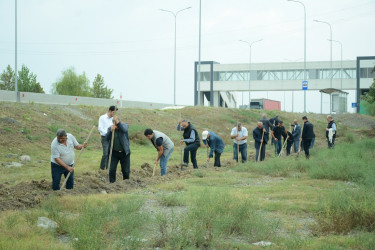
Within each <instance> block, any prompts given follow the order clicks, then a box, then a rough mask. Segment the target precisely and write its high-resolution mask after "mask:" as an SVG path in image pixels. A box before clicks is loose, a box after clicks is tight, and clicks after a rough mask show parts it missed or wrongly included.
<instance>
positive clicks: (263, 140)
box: [253, 122, 269, 161]
mask: <svg viewBox="0 0 375 250" xmlns="http://www.w3.org/2000/svg"><path fill="white" fill-rule="evenodd" d="M262 135H263V137H262ZM268 135H269V134H268V131H267V129H265V128H264V127H263V122H258V123H257V127H256V128H255V129H254V130H253V138H254V146H255V151H256V152H255V161H258V156H259V150H260V161H264V158H265V157H266V144H267V142H268ZM261 144H262V147H260V145H261Z"/></svg>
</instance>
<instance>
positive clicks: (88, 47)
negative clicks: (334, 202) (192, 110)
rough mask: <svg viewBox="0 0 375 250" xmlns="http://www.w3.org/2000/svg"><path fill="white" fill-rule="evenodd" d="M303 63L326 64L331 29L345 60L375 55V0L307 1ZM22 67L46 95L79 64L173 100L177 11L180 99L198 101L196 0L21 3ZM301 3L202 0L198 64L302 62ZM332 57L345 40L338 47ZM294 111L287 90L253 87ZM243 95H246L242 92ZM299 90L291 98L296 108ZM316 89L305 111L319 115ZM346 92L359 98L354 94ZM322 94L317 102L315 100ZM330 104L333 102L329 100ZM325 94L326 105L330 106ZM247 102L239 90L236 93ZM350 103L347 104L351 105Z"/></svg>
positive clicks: (127, 95) (109, 80)
mask: <svg viewBox="0 0 375 250" xmlns="http://www.w3.org/2000/svg"><path fill="white" fill-rule="evenodd" d="M14 2H15V1H14V0H0V34H1V35H0V71H1V72H2V71H3V70H4V69H5V68H6V66H7V65H8V64H10V65H11V66H12V68H13V69H14V65H15V54H14V49H15V45H14V42H15V32H14V29H15V20H14V19H15V13H14ZM302 2H303V3H304V4H305V6H306V14H307V56H306V57H307V61H329V48H330V47H329V42H328V41H327V39H328V38H329V28H328V26H327V25H324V24H320V23H316V22H313V19H319V20H322V21H326V22H329V23H330V24H331V25H332V32H333V39H334V40H338V41H341V42H342V44H343V59H344V60H355V58H356V57H357V56H374V55H375V53H374V52H375V49H374V44H375V32H374V23H375V0H330V1H327V0H310V1H308V0H305V1H302ZM17 3H18V68H19V69H20V68H21V66H22V64H24V65H26V66H27V67H29V69H30V70H31V71H32V72H33V73H35V74H36V75H37V80H38V81H39V82H40V83H41V86H42V87H43V88H44V90H45V91H46V93H50V91H51V86H52V84H53V83H54V82H56V81H57V80H58V79H59V78H60V77H61V75H62V74H61V72H62V71H63V70H65V69H67V68H70V67H74V68H75V70H76V73H77V74H82V73H83V72H85V74H86V76H87V77H88V78H89V79H90V81H91V82H92V81H93V79H94V78H95V76H96V75H97V74H101V75H102V76H103V77H104V80H105V84H106V85H107V86H108V87H110V88H112V89H114V93H113V94H114V97H115V98H120V94H122V99H123V100H132V101H147V102H159V103H171V104H173V97H174V95H173V72H174V71H173V65H174V64H173V63H174V17H173V16H172V15H171V14H170V13H167V12H163V11H160V9H166V10H170V11H174V12H175V11H178V10H180V9H184V8H187V7H191V9H188V10H185V11H182V12H180V13H179V14H178V16H177V71H176V76H177V88H176V103H177V105H193V102H194V95H193V89H194V61H198V41H199V40H198V38H199V0H132V1H131V0H127V1H124V0H18V1H17ZM303 18H304V15H303V7H302V5H300V4H298V3H295V2H288V1H287V0H251V1H249V0H233V1H228V0H202V38H201V40H202V46H201V60H202V61H216V62H220V63H222V64H230V63H247V62H248V46H247V45H245V44H243V43H240V42H239V40H246V41H255V40H258V39H263V41H262V42H260V43H257V44H255V45H253V48H252V62H253V63H262V62H281V63H282V62H290V61H302V60H303V31H304V30H303ZM333 60H340V46H339V45H338V44H335V43H334V44H333ZM267 94H268V97H269V98H270V99H275V100H280V101H281V102H282V103H281V106H282V109H283V108H284V106H285V109H286V110H291V101H290V96H291V92H287V93H285V98H286V101H285V103H284V93H283V92H268V93H266V92H257V93H253V94H252V95H253V96H252V98H260V97H264V98H266V97H267V96H266V95H267ZM245 96H247V94H245ZM301 96H302V94H300V93H297V94H296V96H295V100H294V102H295V110H297V111H300V108H301V106H303V105H298V103H300V104H301V102H302V103H303V99H301ZM315 96H317V97H319V96H320V95H315V94H313V93H311V95H309V99H308V107H309V108H308V111H310V112H319V108H317V107H316V105H315V104H316V100H315V98H316V97H315ZM349 98H352V99H353V98H354V91H351V92H350V95H349ZM319 100H320V99H319ZM327 100H328V99H327ZM327 100H325V101H324V102H327ZM238 101H239V103H241V94H239V95H238ZM348 102H349V103H350V102H351V100H349V101H348Z"/></svg>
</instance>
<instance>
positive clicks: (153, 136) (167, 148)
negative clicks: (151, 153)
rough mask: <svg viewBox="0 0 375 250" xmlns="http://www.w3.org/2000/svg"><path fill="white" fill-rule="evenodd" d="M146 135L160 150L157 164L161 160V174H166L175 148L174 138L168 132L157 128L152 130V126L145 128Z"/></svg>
mask: <svg viewBox="0 0 375 250" xmlns="http://www.w3.org/2000/svg"><path fill="white" fill-rule="evenodd" d="M144 135H145V136H146V137H147V139H149V140H150V141H151V143H152V145H154V147H155V148H156V150H157V151H158V155H157V157H156V160H155V165H157V164H158V162H159V160H160V173H161V176H163V175H166V174H167V165H168V160H169V157H170V156H171V154H172V152H173V148H174V144H173V142H172V140H171V139H170V138H169V137H168V136H167V135H166V134H164V133H162V132H160V131H157V130H152V129H150V128H148V129H146V130H145V132H144Z"/></svg>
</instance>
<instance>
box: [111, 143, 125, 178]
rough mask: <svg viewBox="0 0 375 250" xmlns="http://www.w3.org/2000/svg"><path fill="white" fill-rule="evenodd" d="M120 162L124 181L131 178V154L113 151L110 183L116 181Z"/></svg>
mask: <svg viewBox="0 0 375 250" xmlns="http://www.w3.org/2000/svg"><path fill="white" fill-rule="evenodd" d="M119 161H120V164H121V172H122V179H123V180H125V179H129V177H130V153H129V154H126V153H125V152H124V151H122V152H118V151H116V150H113V151H112V157H111V166H110V167H109V182H115V181H116V170H117V164H118V162H119Z"/></svg>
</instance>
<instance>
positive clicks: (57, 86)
mask: <svg viewBox="0 0 375 250" xmlns="http://www.w3.org/2000/svg"><path fill="white" fill-rule="evenodd" d="M89 84H90V81H89V79H88V78H87V77H86V74H85V72H83V73H82V74H81V75H77V74H76V72H75V69H74V67H71V68H69V69H67V70H64V71H63V72H62V77H61V78H60V79H58V80H57V82H55V83H54V84H53V85H52V93H53V94H57V95H74V96H91V93H90V85H89Z"/></svg>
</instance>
